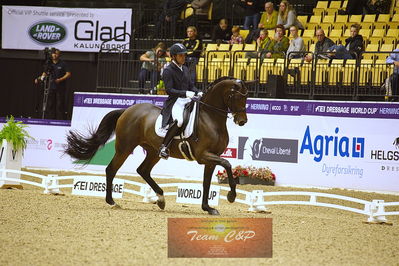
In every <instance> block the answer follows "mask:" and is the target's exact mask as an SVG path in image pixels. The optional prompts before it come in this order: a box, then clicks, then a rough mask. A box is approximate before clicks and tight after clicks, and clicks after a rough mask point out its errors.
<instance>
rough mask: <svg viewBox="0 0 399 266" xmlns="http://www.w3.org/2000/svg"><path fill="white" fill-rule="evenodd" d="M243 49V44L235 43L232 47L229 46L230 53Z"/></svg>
mask: <svg viewBox="0 0 399 266" xmlns="http://www.w3.org/2000/svg"><path fill="white" fill-rule="evenodd" d="M243 48H244V44H242V43H235V44H233V45H232V46H231V50H230V51H232V52H235V51H242V49H243Z"/></svg>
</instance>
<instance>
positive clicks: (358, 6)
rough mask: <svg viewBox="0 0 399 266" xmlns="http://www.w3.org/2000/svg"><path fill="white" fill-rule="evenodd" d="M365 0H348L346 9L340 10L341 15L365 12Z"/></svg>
mask: <svg viewBox="0 0 399 266" xmlns="http://www.w3.org/2000/svg"><path fill="white" fill-rule="evenodd" d="M365 3H366V1H365V0H348V3H347V4H346V9H340V10H338V14H339V15H362V14H363V13H364V7H365Z"/></svg>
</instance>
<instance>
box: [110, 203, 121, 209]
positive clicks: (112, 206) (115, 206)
mask: <svg viewBox="0 0 399 266" xmlns="http://www.w3.org/2000/svg"><path fill="white" fill-rule="evenodd" d="M111 209H113V210H118V209H122V208H121V206H119V205H118V204H114V205H111Z"/></svg>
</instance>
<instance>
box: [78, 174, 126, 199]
mask: <svg viewBox="0 0 399 266" xmlns="http://www.w3.org/2000/svg"><path fill="white" fill-rule="evenodd" d="M124 184H125V181H124V180H123V179H119V178H114V180H113V182H112V196H113V197H114V198H116V199H120V198H122V196H123V186H124ZM106 187H107V185H106V182H105V177H98V176H77V177H75V178H74V180H73V187H72V195H82V196H94V197H103V198H104V197H105V190H106Z"/></svg>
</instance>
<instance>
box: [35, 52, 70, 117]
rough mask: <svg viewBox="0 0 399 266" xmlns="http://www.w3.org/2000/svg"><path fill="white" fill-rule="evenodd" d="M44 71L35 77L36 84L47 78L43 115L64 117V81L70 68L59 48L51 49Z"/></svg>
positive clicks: (68, 74) (67, 77)
mask: <svg viewBox="0 0 399 266" xmlns="http://www.w3.org/2000/svg"><path fill="white" fill-rule="evenodd" d="M44 68H45V69H44V71H43V73H42V75H41V76H40V77H38V78H37V79H35V83H36V84H38V83H40V82H41V81H45V80H47V82H45V83H44V85H47V88H44V89H48V91H47V93H48V95H47V100H44V101H43V104H44V106H43V111H44V117H45V118H47V119H59V120H63V119H65V114H66V109H65V94H66V89H67V88H66V83H67V82H66V81H67V80H68V79H69V78H70V77H71V70H70V69H69V67H68V65H67V63H65V61H63V60H61V51H60V50H59V49H55V48H53V49H51V51H50V58H48V62H46V64H45V67H44Z"/></svg>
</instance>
